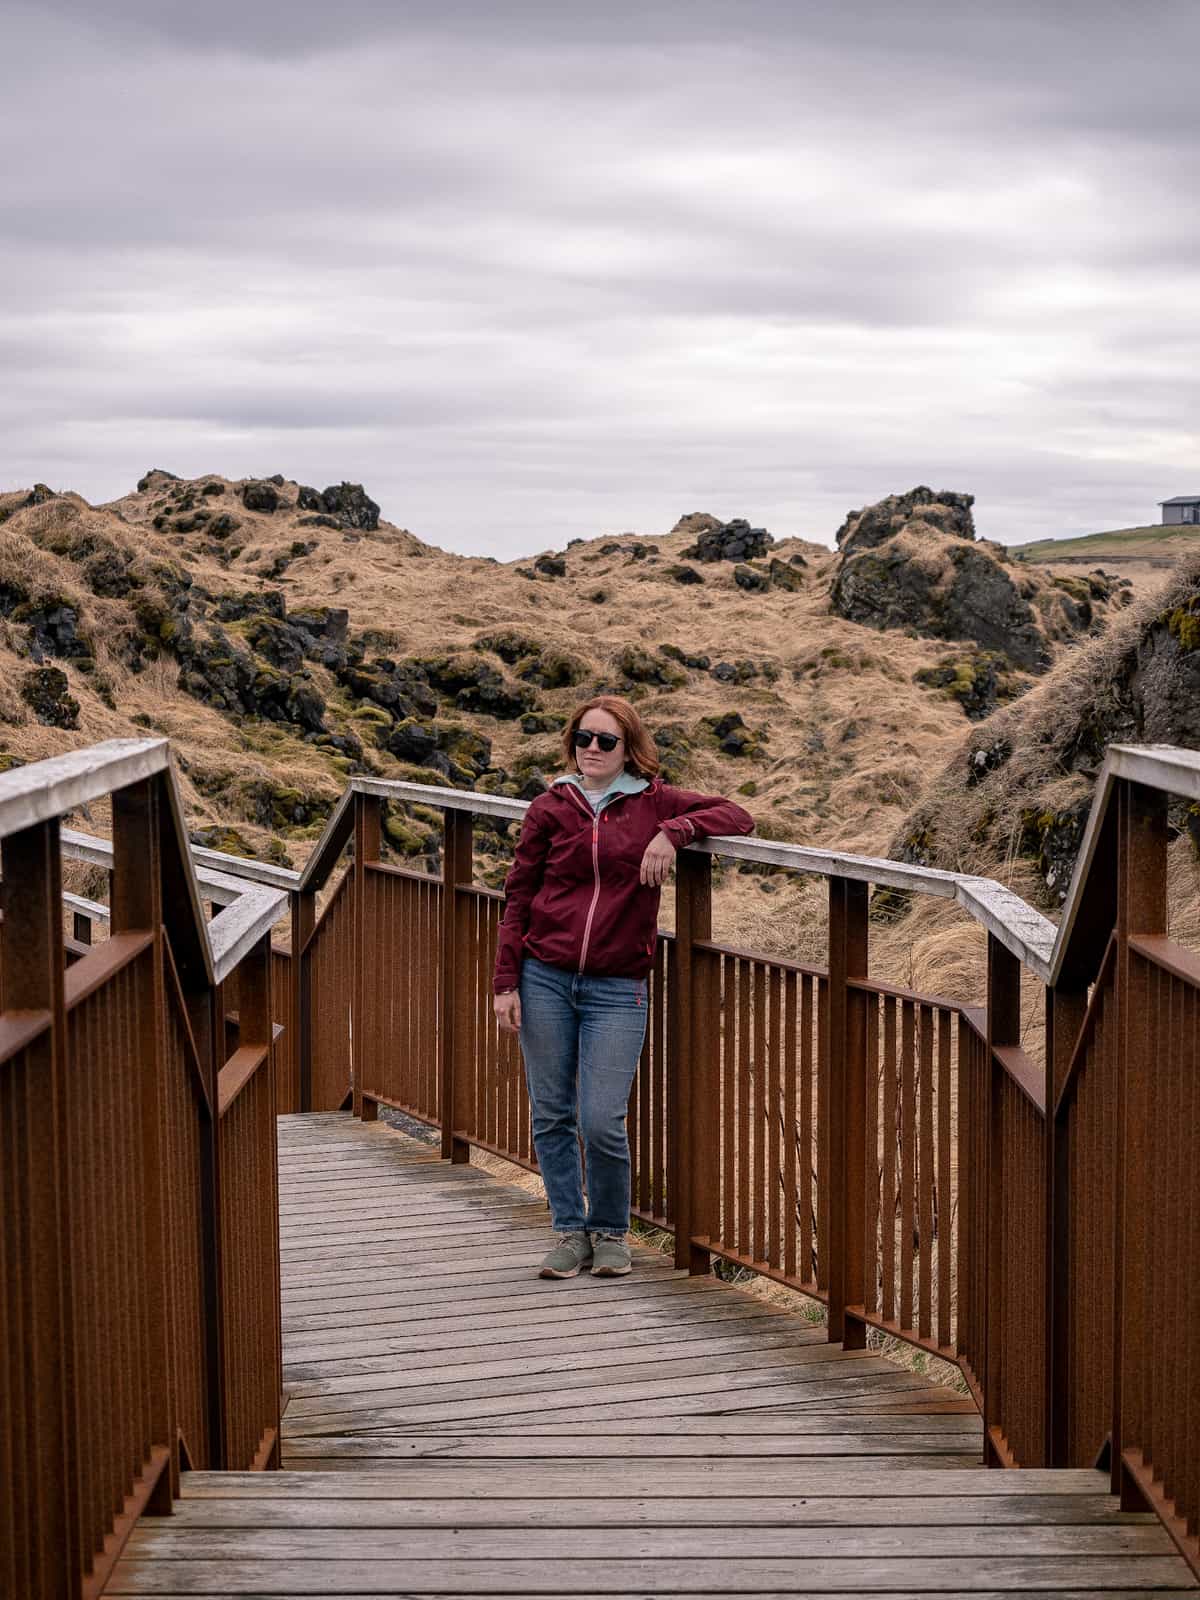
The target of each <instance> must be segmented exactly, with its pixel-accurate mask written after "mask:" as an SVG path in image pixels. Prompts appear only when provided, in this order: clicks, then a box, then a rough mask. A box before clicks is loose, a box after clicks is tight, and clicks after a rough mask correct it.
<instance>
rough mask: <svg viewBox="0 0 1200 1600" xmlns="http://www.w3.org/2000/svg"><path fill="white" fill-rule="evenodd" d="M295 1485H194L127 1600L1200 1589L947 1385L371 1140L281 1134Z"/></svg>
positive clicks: (1175, 1561) (269, 1479) (334, 1128)
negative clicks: (558, 1273) (552, 1261)
mask: <svg viewBox="0 0 1200 1600" xmlns="http://www.w3.org/2000/svg"><path fill="white" fill-rule="evenodd" d="M280 1173H281V1176H280V1205H281V1213H282V1257H283V1327H284V1376H285V1384H286V1392H287V1396H288V1404H287V1410H286V1413H285V1416H284V1469H285V1470H284V1471H283V1472H280V1473H267V1474H260V1475H252V1474H238V1473H228V1474H216V1473H194V1474H189V1475H186V1476H185V1479H184V1497H183V1500H182V1502H181V1503H180V1504H179V1505H178V1506H177V1508H176V1513H175V1515H174V1516H173V1517H171V1518H169V1519H164V1520H160V1521H151V1520H143V1522H142V1523H141V1525H140V1526H139V1528H138V1529H137V1530H136V1531H135V1533H134V1535H133V1536H132V1538H131V1541H130V1543H129V1545H128V1546H127V1549H126V1555H125V1558H124V1559H123V1560H122V1561H121V1563H120V1564H119V1565H118V1567H117V1570H116V1573H115V1575H114V1577H113V1579H112V1581H111V1582H110V1584H109V1586H108V1589H107V1591H106V1592H107V1593H109V1594H112V1595H149V1594H153V1595H159V1596H164V1595H166V1596H183V1595H222V1596H252V1595H253V1596H266V1595H271V1596H277V1597H278V1596H301V1595H304V1596H314V1595H330V1596H332V1595H336V1596H340V1597H343V1600H344V1597H354V1596H367V1595H372V1596H379V1595H392V1596H416V1595H475V1596H488V1595H501V1594H503V1595H508V1596H513V1595H539V1596H547V1595H562V1596H566V1595H571V1596H576V1597H586V1596H589V1595H592V1596H599V1595H626V1596H633V1595H638V1596H643V1595H666V1594H672V1595H699V1594H737V1595H755V1596H759V1597H760V1600H765V1597H768V1596H782V1595H806V1596H808V1597H809V1600H820V1597H821V1596H822V1595H834V1594H837V1595H840V1596H844V1595H847V1594H881V1593H885V1594H888V1595H891V1596H893V1597H897V1596H904V1595H909V1596H916V1595H927V1594H929V1595H931V1594H939V1595H942V1596H947V1595H964V1596H965V1595H971V1596H974V1597H975V1600H980V1597H986V1596H988V1595H999V1594H1005V1595H1012V1594H1021V1593H1030V1592H1035V1591H1036V1592H1041V1593H1043V1594H1070V1595H1073V1596H1077V1597H1078V1596H1081V1595H1088V1594H1092V1595H1096V1596H1099V1595H1101V1594H1103V1595H1105V1596H1106V1597H1114V1596H1121V1595H1125V1596H1131V1595H1141V1594H1150V1593H1155V1592H1161V1591H1163V1590H1168V1589H1187V1588H1189V1587H1191V1579H1190V1575H1189V1572H1188V1569H1187V1568H1186V1566H1185V1564H1184V1563H1183V1561H1182V1560H1180V1559H1179V1557H1178V1556H1177V1555H1176V1554H1175V1552H1174V1548H1173V1546H1172V1545H1171V1543H1170V1540H1169V1539H1168V1537H1167V1535H1166V1534H1165V1533H1164V1532H1163V1531H1162V1529H1161V1528H1160V1526H1159V1524H1158V1523H1157V1521H1156V1520H1155V1519H1153V1518H1152V1517H1148V1516H1133V1515H1124V1514H1122V1513H1120V1512H1119V1510H1118V1509H1117V1506H1116V1503H1115V1501H1114V1500H1112V1499H1111V1497H1109V1496H1108V1495H1107V1494H1105V1493H1104V1492H1103V1490H1104V1480H1103V1479H1102V1478H1101V1477H1100V1475H1099V1474H1096V1473H1091V1472H1053V1473H1051V1472H1043V1471H1026V1472H995V1471H993V1472H988V1471H984V1470H983V1469H982V1468H981V1467H979V1466H978V1465H977V1462H978V1460H979V1452H980V1424H979V1419H978V1417H977V1416H976V1415H975V1413H974V1411H973V1409H972V1408H971V1407H970V1406H969V1405H968V1404H967V1403H966V1402H965V1401H963V1400H962V1399H961V1397H959V1396H958V1395H956V1394H954V1393H953V1392H951V1391H950V1390H948V1389H944V1388H938V1387H936V1386H935V1385H933V1384H932V1383H930V1382H929V1381H928V1380H926V1379H924V1378H922V1377H920V1376H917V1375H914V1374H912V1373H909V1372H905V1371H903V1370H901V1369H899V1368H897V1367H895V1366H893V1365H891V1364H890V1363H888V1362H887V1361H885V1360H883V1359H882V1358H881V1357H879V1356H876V1355H867V1354H862V1353H855V1352H845V1351H843V1350H841V1349H840V1348H839V1347H837V1346H830V1345H828V1344H827V1343H826V1342H825V1337H824V1332H823V1330H821V1329H817V1328H814V1327H813V1326H812V1325H811V1324H809V1323H807V1322H806V1321H805V1320H804V1319H803V1318H801V1317H799V1316H797V1315H795V1314H793V1313H790V1312H787V1311H783V1310H779V1309H777V1308H775V1307H773V1306H770V1305H768V1304H766V1303H764V1302H763V1301H762V1300H759V1299H757V1298H755V1297H753V1296H751V1295H748V1294H746V1293H744V1292H742V1291H739V1290H738V1289H736V1288H732V1287H730V1286H729V1285H726V1284H723V1283H720V1282H718V1281H717V1280H716V1279H714V1278H687V1277H684V1276H677V1275H676V1274H675V1272H674V1270H673V1269H672V1266H671V1263H670V1259H669V1258H668V1257H664V1256H660V1255H656V1254H654V1253H653V1252H651V1251H649V1250H645V1249H639V1250H638V1251H637V1252H636V1253H635V1273H634V1275H633V1277H632V1278H631V1279H626V1280H620V1279H616V1280H613V1279H608V1280H604V1279H592V1278H590V1277H587V1276H583V1277H580V1278H577V1279H574V1280H572V1281H569V1282H565V1283H555V1282H543V1281H542V1280H540V1279H538V1278H537V1277H536V1276H535V1275H534V1270H533V1269H534V1268H535V1266H536V1263H537V1261H538V1260H539V1258H540V1256H541V1254H542V1253H543V1251H544V1250H545V1248H546V1246H547V1242H548V1239H549V1230H548V1224H547V1214H546V1211H545V1208H544V1207H543V1206H542V1205H540V1204H539V1203H536V1202H534V1201H532V1200H531V1199H530V1197H529V1195H527V1194H526V1193H524V1192H523V1191H522V1190H520V1189H517V1188H514V1187H511V1186H509V1185H505V1184H503V1183H500V1182H497V1181H496V1180H495V1179H493V1178H491V1177H489V1176H488V1175H487V1174H485V1173H483V1172H481V1171H480V1170H479V1169H477V1168H472V1167H462V1166H449V1165H446V1164H444V1163H442V1162H441V1161H439V1160H438V1159H437V1157H436V1156H435V1155H434V1154H433V1153H432V1152H431V1151H430V1150H429V1149H428V1148H427V1147H425V1146H423V1145H420V1144H418V1143H417V1142H415V1141H413V1140H409V1139H406V1138H404V1137H403V1136H402V1135H398V1134H396V1133H394V1132H393V1131H391V1130H390V1129H388V1128H387V1127H385V1126H384V1125H382V1124H379V1123H372V1124H368V1123H362V1122H356V1121H354V1120H353V1119H351V1118H350V1117H348V1116H336V1115H333V1116H303V1117H285V1118H282V1119H281V1121H280Z"/></svg>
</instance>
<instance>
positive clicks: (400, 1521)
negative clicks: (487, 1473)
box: [172, 1473, 1156, 1529]
mask: <svg viewBox="0 0 1200 1600" xmlns="http://www.w3.org/2000/svg"><path fill="white" fill-rule="evenodd" d="M189 1476H190V1475H189ZM218 1476H219V1477H221V1478H225V1477H226V1476H230V1475H229V1474H224V1473H222V1474H219V1475H218ZM255 1476H256V1477H257V1476H259V1475H258V1474H256V1475H255ZM288 1476H289V1477H292V1476H296V1477H298V1478H299V1483H297V1484H296V1486H295V1492H294V1493H286V1494H272V1495H263V1494H256V1493H252V1492H251V1489H248V1488H244V1487H240V1486H239V1487H238V1488H237V1489H236V1490H235V1489H232V1488H229V1489H226V1488H224V1487H223V1486H222V1487H219V1488H216V1489H213V1490H212V1491H208V1490H205V1489H201V1490H199V1491H197V1490H196V1489H194V1488H192V1487H190V1486H189V1483H188V1479H187V1478H186V1477H185V1479H184V1498H183V1500H181V1501H179V1502H178V1503H177V1504H176V1506H175V1510H174V1513H173V1518H172V1520H173V1521H174V1522H175V1524H176V1525H177V1526H178V1527H185V1528H195V1527H206V1528H323V1527H334V1528H440V1527H447V1526H448V1527H457V1528H469V1527H474V1528H505V1527H507V1528H520V1527H525V1526H534V1527H546V1528H571V1529H574V1528H577V1527H581V1526H586V1525H587V1524H588V1523H589V1522H590V1521H592V1520H593V1519H594V1520H595V1521H596V1522H597V1523H602V1524H604V1525H605V1526H606V1527H614V1526H616V1527H635V1526H639V1525H642V1526H649V1527H674V1528H685V1527H689V1526H692V1525H694V1524H702V1525H707V1526H710V1527H714V1528H719V1527H721V1526H722V1525H723V1524H725V1523H729V1524H732V1525H734V1526H742V1527H749V1526H759V1525H762V1526H764V1527H769V1526H771V1525H772V1524H786V1525H793V1524H795V1523H797V1522H800V1521H803V1522H804V1524H805V1525H806V1526H807V1527H813V1528H818V1527H827V1528H831V1527H832V1528H838V1527H848V1528H859V1527H872V1526H875V1527H901V1526H906V1527H921V1528H928V1527H945V1526H956V1525H957V1526H964V1527H974V1526H975V1525H976V1524H977V1523H978V1524H980V1525H983V1524H987V1525H988V1526H990V1527H1002V1526H1005V1525H1009V1526H1014V1527H1025V1526H1028V1525H1030V1524H1040V1523H1053V1524H1055V1525H1056V1526H1064V1525H1076V1524H1084V1525H1089V1526H1097V1525H1106V1524H1111V1523H1114V1522H1118V1521H1119V1522H1122V1523H1127V1522H1128V1521H1129V1518H1130V1513H1128V1512H1122V1511H1121V1509H1120V1506H1119V1503H1118V1501H1117V1500H1116V1498H1115V1497H1114V1496H1112V1495H1107V1494H1094V1495H1053V1494H1043V1495H1033V1494H1030V1495H908V1496H904V1495H890V1496H882V1497H879V1498H872V1499H869V1500H864V1499H863V1498H861V1497H859V1498H854V1497H851V1496H848V1495H843V1496H819V1495H818V1496H812V1497H809V1498H803V1497H801V1496H798V1495H743V1496H741V1497H731V1496H721V1495H712V1496H696V1497H695V1498H692V1499H686V1498H682V1497H672V1496H667V1495H663V1496H641V1497H625V1498H621V1499H616V1498H613V1499H604V1498H603V1497H602V1496H599V1495H595V1496H592V1497H591V1498H586V1497H582V1496H576V1497H573V1498H570V1499H568V1498H563V1499H555V1498H549V1499H546V1498H542V1497H539V1496H529V1497H526V1498H517V1497H513V1496H509V1497H506V1498H495V1499H489V1498H486V1497H481V1496H475V1497H472V1498H470V1499H466V1498H462V1497H459V1498H455V1497H454V1496H453V1495H451V1496H449V1497H448V1498H445V1499H437V1500H416V1499H412V1498H411V1497H408V1496H406V1495H405V1494H404V1493H403V1491H402V1490H401V1489H399V1488H396V1489H394V1490H393V1492H392V1494H391V1495H390V1496H388V1497H383V1495H382V1494H381V1493H380V1492H379V1491H378V1490H377V1491H376V1494H375V1495H374V1496H372V1495H370V1493H369V1491H370V1489H371V1485H370V1484H368V1485H365V1486H364V1485H362V1484H360V1483H359V1482H358V1480H357V1479H356V1478H352V1477H350V1475H349V1474H331V1475H330V1477H329V1478H328V1479H327V1480H322V1479H321V1478H319V1477H318V1476H317V1475H315V1474H311V1473H307V1474H298V1475H293V1474H288ZM367 1476H368V1474H366V1473H362V1474H359V1477H360V1478H363V1477H367ZM370 1476H371V1477H372V1479H374V1477H375V1475H374V1474H371V1475H370ZM399 1476H400V1475H399V1474H393V1478H399ZM305 1479H309V1480H311V1481H309V1482H307V1483H306V1482H305V1481H304V1480H305ZM343 1487H345V1488H346V1489H347V1490H360V1491H362V1492H361V1495H360V1496H356V1495H354V1494H351V1493H348V1492H337V1491H340V1490H342V1489H343ZM1136 1520H1137V1521H1139V1522H1143V1523H1153V1522H1154V1521H1155V1520H1156V1519H1155V1518H1154V1517H1153V1516H1152V1515H1151V1514H1150V1513H1148V1512H1147V1513H1143V1514H1141V1515H1140V1516H1138V1517H1137V1518H1136Z"/></svg>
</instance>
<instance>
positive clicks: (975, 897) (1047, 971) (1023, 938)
mask: <svg viewBox="0 0 1200 1600" xmlns="http://www.w3.org/2000/svg"><path fill="white" fill-rule="evenodd" d="M1123 778H1124V779H1130V780H1132V781H1133V782H1135V783H1140V784H1144V785H1146V787H1148V788H1151V789H1158V790H1161V791H1163V792H1164V793H1167V794H1174V795H1181V796H1187V797H1188V798H1190V799H1200V752H1198V751H1195V750H1184V749H1179V748H1177V747H1176V746H1174V745H1110V746H1109V749H1108V752H1107V755H1106V757H1105V761H1104V766H1103V767H1102V768H1101V771H1100V775H1099V777H1098V778H1097V780H1096V791H1095V795H1094V798H1093V800H1092V808H1091V811H1090V813H1089V816H1088V823H1087V828H1086V830H1085V833H1084V841H1083V847H1082V849H1081V850H1080V853H1079V860H1078V861H1077V863H1076V866H1075V873H1074V876H1073V878H1072V880H1071V888H1070V892H1069V893H1068V895H1067V899H1066V903H1065V905H1064V908H1063V915H1062V920H1061V922H1060V923H1059V925H1058V927H1057V928H1056V927H1055V925H1054V923H1052V922H1051V921H1050V920H1049V918H1048V917H1045V916H1043V915H1042V913H1041V912H1040V911H1038V910H1037V909H1036V907H1034V906H1031V905H1029V904H1028V903H1027V902H1026V901H1024V900H1022V899H1021V897H1020V895H1019V894H1016V893H1015V892H1014V891H1013V890H1012V889H1009V888H1006V887H1005V885H1004V884H1002V883H997V882H996V880H995V879H994V878H984V877H980V876H978V875H976V874H974V873H963V872H943V871H940V870H938V869H936V868H933V867H920V866H914V865H910V864H909V863H907V862H902V861H888V860H884V859H880V858H878V857H874V856H860V855H854V854H851V853H848V852H845V851H839V850H814V849H811V848H809V847H808V846H806V845H795V844H779V843H776V842H773V841H771V840H767V839H748V838H726V837H719V838H711V839H703V840H698V841H697V842H696V843H695V844H692V845H689V846H688V847H687V848H688V849H690V850H695V851H700V852H703V853H704V854H707V855H714V856H721V857H724V858H726V859H729V860H737V861H755V862H759V863H760V864H763V865H768V866H778V867H783V868H785V869H786V870H788V871H789V872H800V873H806V874H809V875H813V874H815V875H816V876H818V877H822V878H849V879H853V880H856V881H858V882H860V883H872V884H877V885H884V886H886V887H888V888H895V889H907V890H910V891H911V892H913V893H915V894H927V895H936V896H940V897H942V898H945V899H953V900H955V901H957V903H958V904H959V905H960V906H961V907H962V908H963V910H964V911H965V912H966V913H967V914H968V916H970V917H971V918H972V919H973V920H974V921H976V922H978V923H980V924H981V925H982V926H983V927H984V928H986V929H987V931H988V932H989V933H991V934H993V935H994V936H995V937H996V938H997V939H998V940H999V941H1000V943H1001V944H1003V945H1004V946H1005V948H1006V949H1008V950H1009V951H1011V952H1012V954H1013V955H1015V956H1016V957H1017V959H1018V960H1019V961H1021V962H1023V963H1024V965H1025V966H1027V967H1028V968H1029V969H1030V971H1031V972H1034V973H1036V975H1037V976H1038V977H1039V978H1040V979H1041V980H1042V982H1043V983H1046V984H1049V985H1053V984H1055V983H1056V982H1057V981H1058V978H1059V975H1060V973H1061V971H1062V966H1063V960H1064V957H1065V954H1066V950H1067V946H1068V943H1069V941H1070V937H1071V931H1072V929H1073V927H1074V923H1075V918H1076V914H1077V911H1078V905H1079V898H1080V894H1081V891H1082V886H1083V883H1084V882H1085V880H1086V877H1087V868H1088V863H1089V862H1090V861H1091V858H1092V855H1093V854H1094V852H1095V846H1096V841H1097V839H1098V837H1099V833H1100V829H1101V827H1102V826H1103V823H1104V818H1105V815H1106V813H1107V810H1108V805H1109V801H1110V798H1111V796H1112V791H1113V786H1114V784H1115V783H1116V782H1117V781H1118V780H1119V779H1123ZM355 793H357V794H369V795H374V796H375V797H376V798H378V799H392V800H403V801H408V802H410V803H412V802H416V803H418V804H422V805H428V806H436V807H441V808H443V809H446V810H453V811H473V812H478V813H480V814H481V815H484V816H499V817H507V818H510V819H511V820H514V821H517V820H519V819H520V818H522V817H523V816H524V815H525V813H526V811H528V809H529V805H530V802H529V801H527V800H509V799H503V798H501V797H499V796H497V795H486V794H475V793H474V792H472V791H471V790H467V789H441V788H437V787H435V786H434V785H432V784H423V783H401V782H394V781H392V780H390V779H386V778H353V779H351V782H350V788H349V790H347V792H346V793H345V794H344V795H343V796H342V799H341V800H340V801H339V802H338V806H337V809H336V810H335V812H334V815H333V816H332V817H331V818H330V820H329V823H328V824H327V826H326V830H325V834H326V835H333V834H334V833H335V832H336V831H337V830H338V828H339V826H340V827H341V828H343V830H344V827H345V823H344V820H343V816H342V814H343V813H344V812H345V811H346V809H347V808H348V807H349V806H350V805H351V804H352V795H353V794H355ZM322 837H323V838H324V837H325V835H323V836H322ZM320 848H321V846H320V845H319V844H318V846H317V849H316V850H315V851H314V857H315V856H316V854H317V853H318V852H319V851H320ZM306 870H307V869H306ZM301 878H302V879H303V878H304V873H302V874H301Z"/></svg>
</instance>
